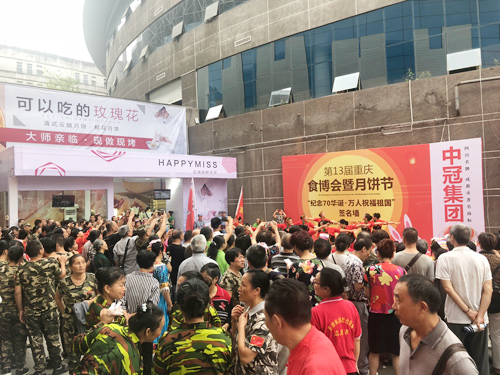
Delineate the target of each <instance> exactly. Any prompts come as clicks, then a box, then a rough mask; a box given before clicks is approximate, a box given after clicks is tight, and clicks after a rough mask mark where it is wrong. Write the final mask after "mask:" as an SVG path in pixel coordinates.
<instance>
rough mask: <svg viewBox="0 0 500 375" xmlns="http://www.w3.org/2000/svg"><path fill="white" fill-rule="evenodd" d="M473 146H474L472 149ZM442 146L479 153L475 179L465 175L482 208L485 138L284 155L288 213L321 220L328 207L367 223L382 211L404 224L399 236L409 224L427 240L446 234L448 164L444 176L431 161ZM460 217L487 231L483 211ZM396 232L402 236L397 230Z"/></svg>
mask: <svg viewBox="0 0 500 375" xmlns="http://www.w3.org/2000/svg"><path fill="white" fill-rule="evenodd" d="M472 144H473V145H474V147H470V150H469V146H471V145H472ZM477 144H478V145H479V146H477ZM437 147H439V148H441V147H447V148H450V147H458V148H462V149H463V150H464V152H463V154H464V155H469V153H470V154H471V155H474V161H473V164H474V165H475V166H476V167H475V168H471V170H470V171H469V170H468V169H467V173H469V174H468V175H467V176H469V177H468V179H467V180H466V178H467V177H466V176H465V175H464V179H463V181H464V190H465V189H469V191H471V192H472V190H474V194H476V195H478V196H479V198H480V199H479V200H478V202H477V204H476V205H481V207H482V185H481V181H482V174H481V142H480V140H465V141H456V142H443V143H439V144H432V145H429V144H424V145H415V146H404V147H391V148H379V149H367V150H354V151H345V152H335V153H329V154H315V155H300V156H285V157H283V159H282V161H283V194H284V203H285V211H286V212H287V214H288V215H290V216H291V217H292V218H293V219H294V220H296V219H298V218H299V217H300V215H301V214H303V213H305V214H306V215H307V216H308V217H314V218H317V217H319V213H320V212H321V211H324V212H325V214H326V217H327V218H328V219H333V220H336V221H338V220H340V219H345V220H347V221H349V222H361V221H362V219H363V217H364V215H365V214H366V213H369V214H370V215H372V216H373V214H374V213H380V215H381V220H382V221H394V222H400V224H399V225H397V226H393V227H395V228H396V230H397V232H399V234H401V233H402V231H403V229H404V228H405V227H407V226H413V227H415V228H417V229H418V231H419V235H420V237H422V238H425V239H430V238H432V237H435V236H442V235H444V234H446V231H447V229H449V226H451V225H453V223H450V222H449V221H448V220H446V221H445V220H444V219H441V217H442V216H443V217H444V210H445V209H446V207H445V203H446V199H447V198H446V196H445V197H444V198H442V197H441V196H440V195H439V194H438V193H439V192H440V191H442V189H443V187H442V186H441V185H442V182H443V181H441V180H442V179H443V175H442V168H441V174H440V175H436V173H434V171H433V169H432V168H431V163H433V164H435V163H438V162H440V161H438V160H435V161H434V160H433V158H434V156H433V157H432V159H431V155H434V151H433V150H434V149H436V148H437ZM473 148H474V150H473ZM467 163H469V161H467ZM471 166H472V161H471ZM431 171H432V172H431ZM431 173H432V174H431ZM431 176H432V178H431ZM470 181H476V182H477V181H479V185H478V186H472V187H471V186H470V184H471V182H470ZM467 182H468V184H467ZM444 193H445V195H446V191H445V192H444ZM474 194H472V195H473V196H474ZM433 210H435V211H436V212H435V215H433ZM441 211H443V215H441V216H439V215H437V214H438V213H441ZM473 217H476V219H475V220H474V219H473ZM459 219H462V220H461V221H459ZM433 221H434V223H433ZM438 221H439V222H438ZM454 221H455V222H465V223H466V224H468V225H470V226H473V227H474V229H475V231H476V233H477V231H480V230H481V229H482V230H484V215H483V210H482V209H481V210H478V211H477V213H474V212H470V213H469V218H467V220H466V219H465V216H464V217H462V216H457V220H454ZM474 223H475V225H473V224H474ZM481 223H482V224H481ZM389 229H391V228H389ZM391 234H393V237H395V238H396V239H398V238H397V237H398V236H397V233H391Z"/></svg>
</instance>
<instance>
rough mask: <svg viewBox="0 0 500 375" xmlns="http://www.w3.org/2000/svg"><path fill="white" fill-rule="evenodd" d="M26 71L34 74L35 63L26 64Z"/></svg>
mask: <svg viewBox="0 0 500 375" xmlns="http://www.w3.org/2000/svg"><path fill="white" fill-rule="evenodd" d="M26 73H27V74H33V64H26Z"/></svg>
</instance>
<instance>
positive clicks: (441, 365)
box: [432, 343, 467, 375]
mask: <svg viewBox="0 0 500 375" xmlns="http://www.w3.org/2000/svg"><path fill="white" fill-rule="evenodd" d="M456 352H467V350H465V348H464V345H463V344H462V343H456V344H451V345H450V346H448V347H447V348H446V350H445V351H444V352H443V354H441V357H439V360H438V362H437V364H436V367H434V370H433V371H432V375H441V374H443V372H444V369H445V368H446V363H447V362H448V360H449V359H450V357H451V356H452V355H453V354H455V353H456Z"/></svg>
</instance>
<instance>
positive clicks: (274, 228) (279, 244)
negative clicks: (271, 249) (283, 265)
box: [271, 221, 281, 251]
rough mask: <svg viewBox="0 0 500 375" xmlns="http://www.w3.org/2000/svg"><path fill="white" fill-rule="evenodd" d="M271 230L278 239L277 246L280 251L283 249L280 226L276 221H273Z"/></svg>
mask: <svg viewBox="0 0 500 375" xmlns="http://www.w3.org/2000/svg"><path fill="white" fill-rule="evenodd" d="M271 228H272V229H273V231H274V236H275V237H276V246H278V251H279V249H281V236H280V232H279V230H278V224H277V223H276V222H275V221H271Z"/></svg>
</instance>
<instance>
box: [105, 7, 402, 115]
mask: <svg viewBox="0 0 500 375" xmlns="http://www.w3.org/2000/svg"><path fill="white" fill-rule="evenodd" d="M403 1H404V0H292V1H290V0H250V1H248V2H246V3H243V4H241V5H239V6H237V7H236V8H234V9H232V10H230V11H228V12H225V13H223V14H221V15H220V16H218V17H216V18H215V19H214V20H212V21H210V22H208V23H204V24H202V25H200V26H198V27H196V28H194V29H193V30H190V31H188V32H186V33H185V34H183V35H182V36H181V37H180V38H179V40H177V41H173V42H170V43H167V44H166V45H165V46H163V47H162V48H160V49H159V50H157V51H155V52H154V53H152V54H151V55H150V56H149V57H148V58H147V59H146V60H145V61H144V62H141V63H140V64H138V65H137V66H135V67H134V68H132V69H131V71H130V72H129V73H128V76H127V77H125V78H123V79H122V80H121V81H119V82H118V85H117V87H116V89H115V90H114V91H113V92H112V94H111V95H112V96H115V97H120V98H127V99H138V100H146V99H147V93H149V92H151V91H153V90H154V89H156V88H158V87H160V86H162V85H164V84H166V83H168V82H170V81H172V80H173V79H176V78H179V77H182V87H183V98H182V102H183V105H186V106H191V107H196V86H195V85H192V83H194V82H195V81H196V73H195V70H196V69H199V68H201V67H203V66H206V65H209V64H211V63H213V62H215V61H219V60H221V59H224V58H226V57H229V56H232V55H235V54H237V53H240V52H242V51H246V50H248V49H251V48H254V47H256V46H260V45H263V44H266V43H269V42H272V41H274V40H277V39H281V38H283V37H286V36H289V35H293V34H297V33H300V32H302V31H306V30H309V29H313V28H316V27H319V26H323V25H326V24H329V23H332V22H336V21H339V20H342V19H345V18H348V17H352V16H355V15H357V14H362V13H366V12H369V11H372V10H374V9H379V8H383V7H386V6H389V5H393V4H396V3H400V2H403ZM179 2H180V0H159V1H156V2H149V1H148V2H145V3H143V4H141V5H140V6H139V8H137V9H136V10H135V12H134V13H132V14H131V15H130V17H129V18H128V19H127V21H126V22H125V24H124V25H123V27H122V28H121V29H120V31H118V32H117V34H116V37H115V40H114V42H113V45H112V46H111V48H110V51H109V55H108V56H107V57H106V70H107V73H106V74H107V75H108V76H109V73H110V72H111V69H112V68H113V66H114V64H115V62H116V61H117V60H118V58H119V57H120V55H121V54H122V52H123V51H124V50H125V49H126V48H127V46H128V45H129V44H130V43H131V42H132V41H134V39H135V38H137V37H138V36H139V35H140V34H141V32H142V31H144V29H146V28H147V27H148V26H149V25H150V24H151V23H152V22H153V21H154V20H156V19H157V18H158V17H160V16H161V15H162V14H164V13H165V12H166V11H168V10H169V9H170V8H171V7H173V6H174V5H175V4H177V3H179ZM155 13H156V15H155ZM245 38H249V41H248V42H247V43H245V44H241V45H239V46H235V43H236V42H238V41H241V40H242V39H245ZM237 44H238V43H237ZM163 73H165V75H164V77H163V78H161V79H159V80H157V79H156V77H157V76H159V75H163ZM108 84H112V82H108Z"/></svg>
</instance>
